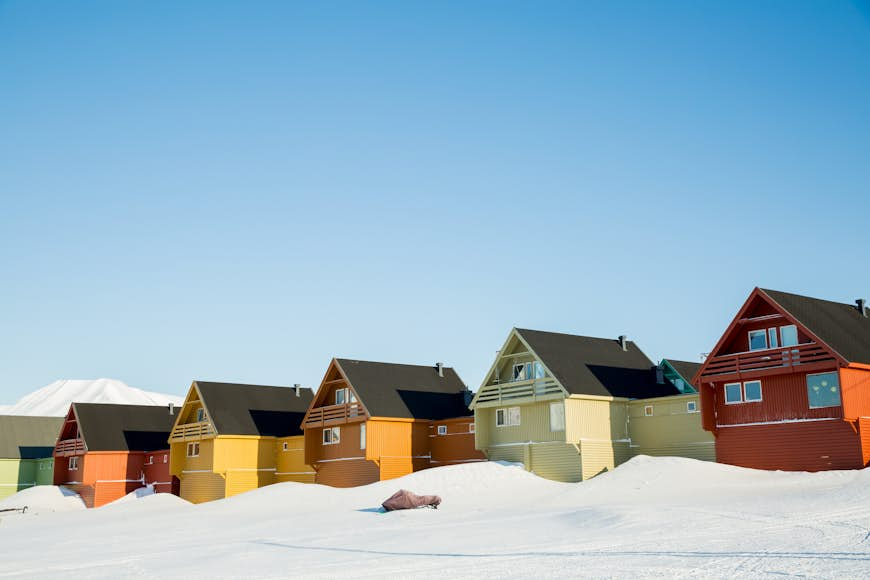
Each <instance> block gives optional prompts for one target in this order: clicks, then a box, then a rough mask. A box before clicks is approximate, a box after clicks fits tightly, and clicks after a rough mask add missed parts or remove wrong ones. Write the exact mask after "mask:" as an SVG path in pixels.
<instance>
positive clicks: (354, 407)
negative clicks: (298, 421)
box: [302, 403, 365, 429]
mask: <svg viewBox="0 0 870 580" xmlns="http://www.w3.org/2000/svg"><path fill="white" fill-rule="evenodd" d="M364 419H365V411H364V410H363V408H362V405H360V404H359V403H347V404H345V405H329V406H327V407H315V408H314V409H311V410H309V411H308V416H307V417H305V421H304V422H303V424H302V428H303V429H307V428H308V427H322V426H324V425H339V424H341V423H350V422H353V421H362V420H364Z"/></svg>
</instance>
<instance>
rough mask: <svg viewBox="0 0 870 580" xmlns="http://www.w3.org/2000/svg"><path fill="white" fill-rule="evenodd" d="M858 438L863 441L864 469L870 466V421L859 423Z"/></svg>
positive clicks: (864, 420)
mask: <svg viewBox="0 0 870 580" xmlns="http://www.w3.org/2000/svg"><path fill="white" fill-rule="evenodd" d="M858 436H859V437H860V439H861V457H862V461H863V463H864V467H867V466H868V465H870V419H860V420H859V421H858Z"/></svg>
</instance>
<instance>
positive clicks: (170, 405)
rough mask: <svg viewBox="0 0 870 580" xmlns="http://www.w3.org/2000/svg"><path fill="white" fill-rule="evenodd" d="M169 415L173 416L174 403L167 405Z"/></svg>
mask: <svg viewBox="0 0 870 580" xmlns="http://www.w3.org/2000/svg"><path fill="white" fill-rule="evenodd" d="M169 414H170V415H174V414H175V403H169Z"/></svg>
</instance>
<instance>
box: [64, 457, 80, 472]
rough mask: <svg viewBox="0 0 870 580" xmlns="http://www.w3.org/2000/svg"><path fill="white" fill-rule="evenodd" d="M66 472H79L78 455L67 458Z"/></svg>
mask: <svg viewBox="0 0 870 580" xmlns="http://www.w3.org/2000/svg"><path fill="white" fill-rule="evenodd" d="M66 468H67V471H78V470H79V457H78V455H73V456H72V457H70V458H69V463H68V464H67V466H66Z"/></svg>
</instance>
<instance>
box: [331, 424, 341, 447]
mask: <svg viewBox="0 0 870 580" xmlns="http://www.w3.org/2000/svg"><path fill="white" fill-rule="evenodd" d="M339 441H341V427H333V428H332V442H333V443H338V442H339Z"/></svg>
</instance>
